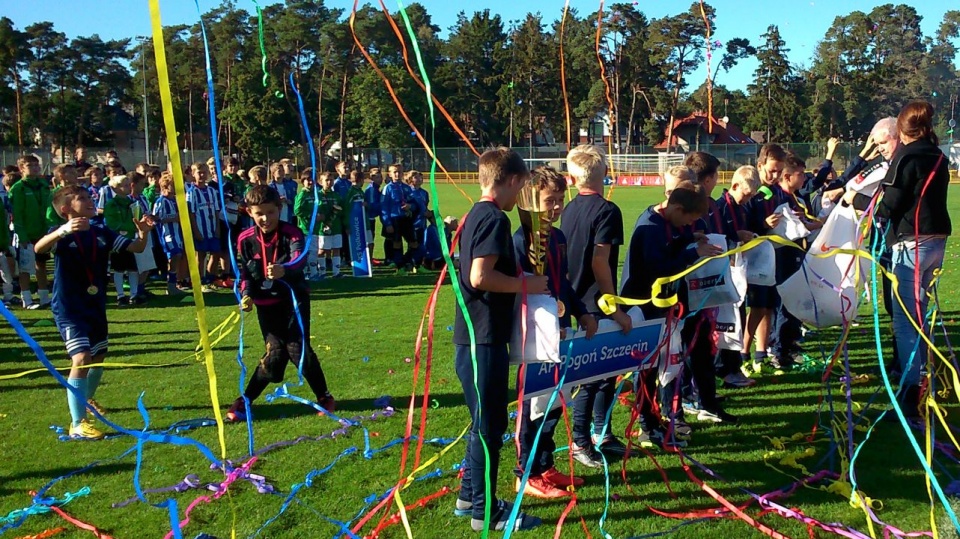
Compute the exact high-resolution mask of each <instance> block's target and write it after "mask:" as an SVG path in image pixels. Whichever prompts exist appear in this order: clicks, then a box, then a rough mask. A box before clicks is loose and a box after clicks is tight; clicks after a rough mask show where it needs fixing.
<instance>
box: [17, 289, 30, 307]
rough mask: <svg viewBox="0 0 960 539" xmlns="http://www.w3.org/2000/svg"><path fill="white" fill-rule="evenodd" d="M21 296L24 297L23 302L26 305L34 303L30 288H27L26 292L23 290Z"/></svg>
mask: <svg viewBox="0 0 960 539" xmlns="http://www.w3.org/2000/svg"><path fill="white" fill-rule="evenodd" d="M20 298H21V299H23V304H24V305H30V304H31V303H33V295H32V294H30V291H29V290H27V291H25V292H21V293H20Z"/></svg>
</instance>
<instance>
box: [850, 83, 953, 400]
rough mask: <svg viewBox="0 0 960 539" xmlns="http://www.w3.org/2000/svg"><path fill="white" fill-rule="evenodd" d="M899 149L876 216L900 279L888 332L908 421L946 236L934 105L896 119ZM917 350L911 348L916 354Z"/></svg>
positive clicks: (856, 200)
mask: <svg viewBox="0 0 960 539" xmlns="http://www.w3.org/2000/svg"><path fill="white" fill-rule="evenodd" d="M897 129H898V131H899V132H900V143H901V145H900V147H899V148H898V150H897V152H896V154H894V156H893V162H892V163H891V165H890V170H889V171H888V172H887V176H886V178H885V179H884V182H883V183H884V187H883V189H884V192H883V198H881V199H880V202H879V204H878V205H877V209H876V216H877V217H879V218H883V219H887V220H888V228H887V233H886V242H887V244H888V245H890V246H891V250H892V257H893V274H894V275H895V276H896V277H897V280H898V281H899V284H898V287H897V293H898V294H899V296H900V298H901V300H902V301H903V305H905V306H906V310H904V308H903V307H901V305H900V302H897V301H895V302H893V331H894V333H895V334H896V335H897V349H898V356H899V360H900V366H901V369H902V370H903V373H904V374H903V384H902V386H901V388H900V392H899V401H900V403H901V405H902V406H903V408H904V415H906V416H907V417H917V416H919V413H920V412H919V404H920V370H921V368H922V367H923V366H924V365H925V364H926V361H927V345H926V343H925V341H924V340H923V339H921V338H920V334H919V332H917V330H916V329H915V328H914V326H913V323H912V322H911V319H913V321H916V322H917V324H918V325H919V326H921V327H922V328H923V331H924V333H925V334H927V335H930V333H931V332H930V328H931V325H932V324H930V323H925V320H924V319H925V318H926V313H927V303H928V299H927V298H928V296H927V289H928V288H929V287H930V284H931V283H932V281H933V276H934V273H935V272H936V271H937V270H939V269H940V267H941V266H942V265H943V258H944V252H945V250H946V242H947V236H949V235H950V232H951V223H950V215H949V213H948V212H947V189H948V187H949V184H950V173H949V169H948V160H947V158H946V157H945V156H944V155H943V153H942V152H941V151H940V149H939V148H938V147H937V146H938V144H939V141H938V139H937V135H936V134H935V133H934V132H933V106H932V105H931V104H930V103H928V102H926V101H913V102H911V103H909V104H907V105H906V106H905V107H904V108H903V110H901V111H900V115H899V116H898V117H897ZM864 198H865V197H864V196H863V195H857V194H856V193H854V194H850V193H848V194H847V195H844V201H845V202H847V203H853V204H854V206H862V204H863V202H864ZM915 349H916V350H915Z"/></svg>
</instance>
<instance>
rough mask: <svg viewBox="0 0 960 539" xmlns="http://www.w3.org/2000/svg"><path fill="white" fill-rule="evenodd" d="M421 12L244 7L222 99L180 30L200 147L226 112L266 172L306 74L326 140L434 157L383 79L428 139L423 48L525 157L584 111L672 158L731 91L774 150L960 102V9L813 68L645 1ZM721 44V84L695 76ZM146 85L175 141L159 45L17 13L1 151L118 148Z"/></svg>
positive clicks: (229, 131) (908, 11) (185, 91)
mask: <svg viewBox="0 0 960 539" xmlns="http://www.w3.org/2000/svg"><path fill="white" fill-rule="evenodd" d="M405 15H406V17H403V16H401V15H400V14H399V13H395V12H387V11H385V8H382V4H381V5H370V4H367V5H364V6H363V7H361V8H359V9H358V10H357V11H356V12H355V13H351V12H350V11H349V10H344V9H338V8H331V7H328V6H327V5H325V3H324V2H323V1H322V0H318V1H314V0H286V2H285V3H284V4H277V5H271V6H267V7H264V8H263V10H262V12H261V13H260V14H259V16H258V13H256V12H253V13H251V12H248V11H246V10H244V9H239V8H237V6H236V5H235V4H234V3H233V2H230V1H224V2H223V3H222V4H221V5H220V6H218V7H216V8H214V9H212V10H210V11H208V12H207V13H205V14H204V15H203V16H202V20H203V22H204V24H205V26H206V32H207V37H208V39H209V46H210V51H211V55H212V57H211V63H212V72H213V76H214V80H215V95H214V97H215V102H214V103H211V102H210V98H211V96H209V95H208V93H207V84H206V71H205V62H204V56H203V38H202V32H201V27H200V24H199V23H198V24H194V25H192V26H190V25H176V26H167V27H165V28H164V42H165V48H166V52H167V62H168V66H169V69H170V83H171V92H172V95H173V107H174V117H175V118H176V122H177V126H178V129H179V130H180V133H179V137H180V139H179V140H181V144H182V145H183V146H190V145H192V144H200V145H203V144H207V145H208V146H207V147H209V137H206V138H204V137H203V136H202V133H204V132H207V133H209V120H208V113H209V108H208V107H210V106H211V105H213V106H215V107H216V110H217V113H218V119H219V122H218V123H219V125H217V126H216V128H217V130H218V134H219V138H220V140H221V145H222V146H224V148H225V149H228V150H229V151H230V152H231V153H239V154H241V155H244V156H246V157H249V158H251V159H259V158H262V157H263V156H264V155H265V153H266V151H267V149H268V148H274V149H275V148H283V147H290V146H295V145H300V144H302V143H303V142H304V141H305V134H304V132H303V128H302V127H301V121H300V116H299V112H298V111H299V107H298V104H297V101H296V96H295V94H294V92H293V91H292V88H291V80H292V81H293V84H296V85H297V88H298V89H299V92H300V94H301V97H302V99H303V102H304V109H305V113H306V121H307V122H308V126H309V128H310V131H311V133H312V134H313V135H315V136H316V138H317V139H318V141H320V142H323V143H324V144H325V145H328V144H330V143H331V142H332V141H336V140H340V141H342V142H348V141H349V142H352V143H353V144H354V145H356V146H358V147H381V148H390V149H393V148H402V147H410V146H417V145H418V143H417V140H416V139H415V138H414V137H413V135H412V129H411V127H410V125H409V124H408V122H407V121H406V120H405V119H404V118H403V117H402V116H401V114H400V113H399V112H398V110H397V108H396V106H395V104H394V101H393V98H392V97H391V95H390V91H389V90H388V89H387V87H386V85H385V84H384V82H383V80H382V78H381V74H380V73H382V76H383V77H386V78H387V79H388V80H389V81H390V84H391V86H392V91H393V93H394V94H395V96H396V99H397V100H399V102H400V103H402V104H403V107H404V110H405V111H406V113H407V117H408V118H409V121H410V122H412V123H413V124H414V125H415V126H416V127H417V128H418V129H420V130H421V131H423V130H424V129H425V128H426V127H427V125H428V122H429V109H428V105H427V101H426V94H425V92H424V91H423V90H422V88H421V84H422V81H421V75H420V71H419V67H418V65H417V60H416V54H417V53H419V55H420V57H421V58H422V60H423V63H424V67H425V71H426V74H427V76H428V78H429V80H430V81H431V89H432V92H433V94H434V96H435V97H436V100H437V102H438V103H439V104H442V106H443V107H444V108H445V110H446V111H447V113H449V115H450V117H451V118H453V119H454V120H455V122H456V123H457V125H459V127H460V128H461V129H462V131H463V133H464V135H465V136H466V137H467V138H468V139H469V140H470V141H471V142H472V143H473V144H474V145H476V146H477V147H479V146H481V145H489V144H504V143H508V142H509V141H513V142H514V143H515V144H520V145H525V143H523V142H520V141H523V140H527V139H525V137H528V136H529V134H530V133H532V132H538V131H540V130H541V129H542V128H544V127H545V126H549V127H550V129H551V130H552V131H553V133H555V134H556V137H557V140H558V141H559V142H564V141H565V138H566V135H565V133H566V127H565V125H566V115H567V111H568V110H569V116H570V126H571V128H572V131H573V137H574V143H575V142H576V138H577V133H578V131H579V129H580V128H586V127H587V126H588V125H589V124H590V122H591V121H592V120H594V119H595V118H596V117H597V115H598V114H599V113H604V114H607V116H608V117H609V118H612V119H613V121H614V122H615V123H616V124H617V125H618V126H619V129H616V130H614V132H615V135H614V136H615V137H616V138H617V140H616V141H615V142H616V143H617V144H618V146H619V147H626V146H633V145H639V144H648V145H652V144H657V143H659V142H661V141H662V140H663V139H664V136H665V132H666V131H668V130H669V128H668V126H669V125H671V124H672V121H671V120H672V119H674V118H678V117H683V116H685V115H687V114H689V113H691V112H692V111H694V110H707V108H708V97H707V96H708V94H709V93H711V92H712V95H713V100H712V101H713V110H714V115H715V116H716V117H721V116H724V115H726V116H728V117H729V118H730V121H731V122H733V123H735V124H737V125H739V126H741V127H742V129H743V131H744V132H747V133H749V132H751V131H762V132H764V133H765V134H767V135H768V137H769V140H775V141H796V142H799V141H808V140H822V139H825V138H826V137H829V136H840V137H844V138H847V139H856V138H859V137H862V136H863V135H864V133H866V132H867V130H869V128H870V126H871V125H872V124H873V123H874V122H875V121H876V120H877V119H879V118H880V117H883V116H887V115H892V114H893V115H895V114H896V112H897V111H898V110H899V109H900V107H901V106H902V105H903V104H904V103H906V102H907V101H909V100H911V99H917V98H923V99H927V100H929V101H932V102H933V103H934V105H935V106H936V107H937V109H938V110H939V111H940V112H941V114H939V122H940V124H939V125H938V130H939V131H940V133H941V134H945V133H946V132H947V130H948V127H947V125H946V122H947V120H948V119H949V118H950V117H951V116H952V112H953V109H954V107H955V105H956V101H957V96H958V94H960V86H958V84H957V83H958V71H957V69H956V66H955V64H954V60H955V57H956V53H957V49H956V47H955V45H954V44H953V41H955V39H956V38H957V37H958V34H960V11H948V12H946V13H945V14H944V17H943V20H942V21H941V23H940V25H939V28H938V30H937V32H936V33H935V34H934V35H930V36H925V35H923V33H922V31H921V28H920V21H921V17H920V16H919V15H918V14H917V12H916V9H914V8H913V7H911V6H908V5H904V4H900V5H893V4H885V5H881V6H877V7H875V8H873V9H872V10H871V11H870V12H869V13H865V12H862V11H854V12H852V13H850V14H848V15H845V16H838V17H836V18H835V20H834V21H833V24H832V25H831V26H830V27H829V28H827V29H826V30H825V32H824V34H823V37H822V38H821V40H820V41H819V43H818V45H817V47H816V50H815V52H814V55H813V57H812V59H809V60H807V59H804V60H806V61H809V62H810V63H809V65H801V64H798V63H797V61H796V60H798V58H797V55H796V54H795V53H792V51H791V49H790V48H789V43H786V42H785V41H784V39H783V38H782V36H781V34H780V31H779V28H778V26H777V25H771V26H769V27H768V29H767V31H766V32H765V33H764V34H763V35H761V36H739V37H736V38H733V39H730V40H728V41H726V42H719V41H715V40H714V39H713V37H712V36H713V35H715V34H716V32H717V27H716V24H715V18H716V11H715V9H714V8H713V7H712V6H710V5H708V4H702V5H701V4H700V3H699V2H695V3H693V4H692V5H691V6H690V7H689V9H687V10H686V11H682V12H680V13H677V14H676V15H671V16H666V17H663V18H650V17H648V16H646V15H645V14H644V13H643V12H642V11H641V10H640V9H639V8H638V7H637V5H636V3H629V2H627V3H615V4H612V5H610V6H608V7H607V8H606V9H604V11H603V12H602V13H600V14H599V17H598V14H597V13H596V12H593V13H578V12H576V11H575V10H572V9H571V10H570V11H569V12H568V13H567V14H566V16H565V17H564V16H562V12H561V11H560V10H558V11H557V12H556V13H551V14H549V15H544V14H541V13H535V14H534V13H531V14H528V15H526V17H525V18H523V19H522V20H516V21H506V20H504V19H503V18H501V17H500V16H499V15H496V14H494V13H491V12H490V11H489V10H481V11H476V12H473V13H466V12H461V13H460V14H459V15H458V17H457V20H456V22H455V23H454V24H453V26H452V27H450V28H449V31H448V32H447V34H446V38H441V37H440V34H441V29H440V27H438V26H437V25H436V24H434V23H433V20H432V18H431V16H430V14H429V12H428V11H427V9H426V8H425V7H424V6H423V5H421V4H416V3H414V4H411V5H410V6H408V7H407V8H406V13H405ZM408 25H409V32H410V33H412V34H413V35H415V36H416V45H417V49H418V50H417V51H415V50H414V41H413V40H412V39H411V38H410V36H409V35H408ZM598 26H599V32H598ZM810 31H811V32H818V31H817V30H816V29H814V28H810ZM708 36H711V37H709V38H708ZM561 44H562V50H563V65H562V68H563V69H562V70H561V62H560V50H561ZM708 46H709V49H710V52H709V54H710V58H709V61H710V63H711V66H710V73H709V79H710V81H709V83H708V82H707V81H705V80H704V81H701V80H693V79H692V78H691V74H692V73H693V72H694V71H695V70H696V69H697V68H699V67H700V66H702V65H703V64H704V63H705V62H707V61H708V58H707V54H708ZM368 57H369V59H371V60H373V62H374V64H375V65H376V68H377V69H374V68H373V66H371V64H370V62H369V60H368ZM748 57H756V59H757V60H758V62H759V65H758V67H757V69H756V70H755V72H754V77H753V82H752V83H751V84H750V85H749V86H748V87H747V90H746V91H745V92H744V91H741V90H729V89H727V88H726V87H725V86H724V84H723V81H724V78H725V76H726V73H727V72H728V71H729V70H730V69H732V68H733V67H734V66H735V65H736V64H737V63H738V62H739V61H741V60H743V59H744V58H748ZM378 70H379V72H380V73H378ZM561 71H562V72H563V74H565V77H564V79H565V80H561ZM411 73H412V74H413V75H412V74H411ZM564 85H565V87H566V92H563V91H562V90H561V88H562V87H563V86H564ZM708 86H709V87H710V88H708ZM144 87H145V89H146V94H147V96H146V97H147V101H148V102H149V103H150V104H151V106H150V107H149V110H148V111H147V115H148V117H147V120H148V122H147V123H148V124H149V127H150V140H151V142H152V143H153V145H154V146H155V147H156V145H157V144H162V141H163V140H164V137H162V136H161V134H162V130H163V123H162V118H161V112H160V106H159V103H160V100H159V93H158V87H157V75H156V67H155V62H154V51H153V47H152V43H151V41H150V40H147V39H138V38H137V37H136V36H131V37H130V38H128V39H121V40H108V41H104V40H102V39H101V38H100V37H99V36H98V35H97V34H93V35H91V36H89V37H75V38H68V37H67V36H66V35H65V34H64V33H62V32H59V31H57V30H56V28H55V26H54V24H53V23H51V22H41V23H36V24H32V25H29V26H27V27H25V28H23V29H19V28H17V27H16V24H15V22H14V21H12V20H10V19H9V18H6V17H3V18H0V145H20V146H30V145H32V144H33V143H34V141H35V140H37V139H38V137H39V138H41V139H43V140H47V141H53V142H55V143H57V142H59V143H60V144H62V145H66V146H70V145H75V144H86V145H89V146H94V145H103V144H109V143H110V142H111V140H112V129H113V123H114V118H115V115H116V111H117V110H118V109H122V110H125V111H128V112H132V113H133V114H134V115H135V116H136V117H137V118H139V119H140V121H141V122H142V120H143V119H142V118H140V116H141V114H140V102H141V99H142V94H143V88H144ZM565 97H566V99H565ZM944 112H946V113H944ZM437 118H438V127H437V131H436V133H435V143H436V145H437V146H462V145H463V144H464V142H463V140H462V137H461V136H460V135H458V134H457V133H456V132H455V131H454V129H453V128H451V127H450V125H449V123H448V122H447V121H446V120H444V119H443V117H442V115H440V113H439V112H438V113H437ZM141 126H142V123H141ZM141 129H142V127H141ZM425 132H426V131H425ZM198 139H199V142H198ZM198 149H200V148H198Z"/></svg>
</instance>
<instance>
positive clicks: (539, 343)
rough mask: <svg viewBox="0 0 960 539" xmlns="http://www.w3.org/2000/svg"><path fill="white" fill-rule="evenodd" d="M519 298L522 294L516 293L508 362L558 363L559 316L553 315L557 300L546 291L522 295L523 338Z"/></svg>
mask: <svg viewBox="0 0 960 539" xmlns="http://www.w3.org/2000/svg"><path fill="white" fill-rule="evenodd" d="M521 297H522V294H518V295H517V305H516V313H517V316H516V325H515V326H514V328H513V337H512V338H511V339H510V364H511V365H519V364H520V363H536V362H548V363H560V318H559V317H558V316H557V300H556V299H554V298H553V297H551V296H548V295H546V294H528V295H527V296H526V300H527V324H526V327H527V337H526V339H525V340H524V339H523V331H522V329H523V325H522V323H521V320H522V313H523V310H522V309H521V305H520V301H521ZM521 346H522V348H523V352H522V354H521Z"/></svg>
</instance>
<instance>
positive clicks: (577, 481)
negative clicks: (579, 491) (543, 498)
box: [540, 468, 583, 488]
mask: <svg viewBox="0 0 960 539" xmlns="http://www.w3.org/2000/svg"><path fill="white" fill-rule="evenodd" d="M540 477H542V478H543V480H544V481H546V482H548V483H550V484H551V485H555V486H557V487H559V488H567V487H569V486H574V487H579V486H582V485H583V479H582V478H580V477H574V478H573V480H571V479H570V476H569V475H564V474H562V473H560V471H559V470H557V469H556V468H550V469H549V470H547V471H545V472H543V474H542V475H541V476H540Z"/></svg>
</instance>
